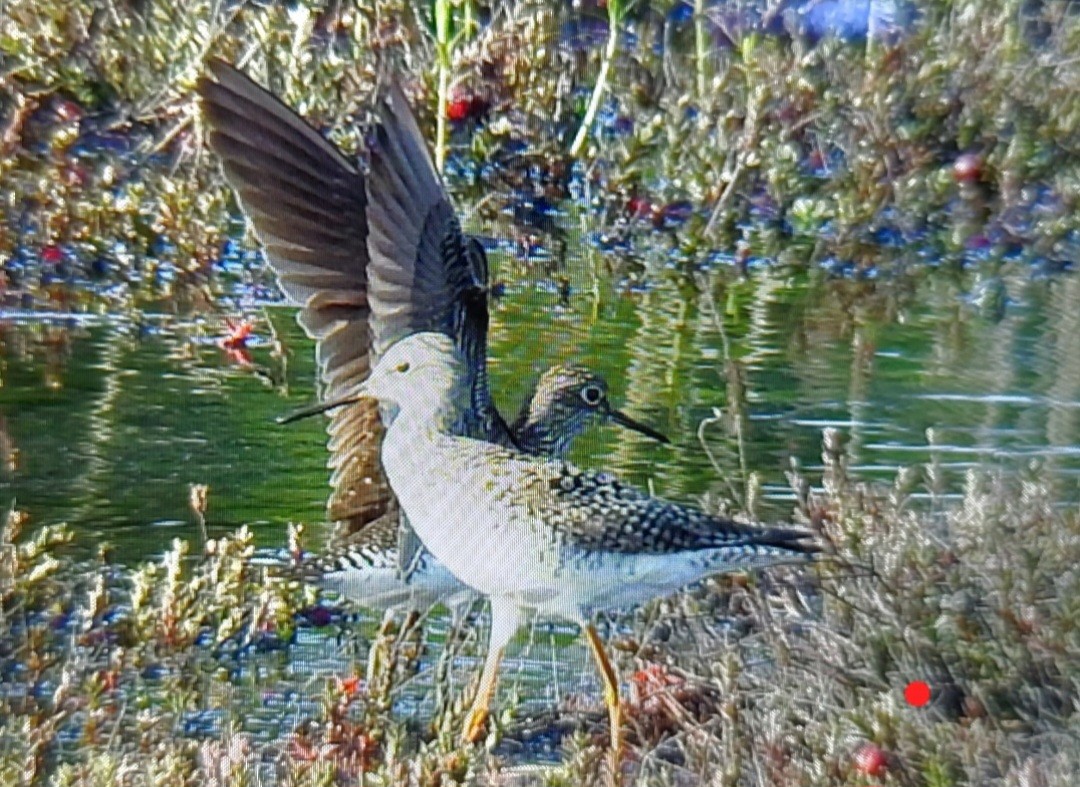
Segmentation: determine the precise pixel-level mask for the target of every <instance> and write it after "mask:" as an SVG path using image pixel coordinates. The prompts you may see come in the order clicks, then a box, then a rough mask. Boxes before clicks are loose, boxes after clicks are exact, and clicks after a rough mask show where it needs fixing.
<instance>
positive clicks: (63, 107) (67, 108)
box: [55, 98, 83, 123]
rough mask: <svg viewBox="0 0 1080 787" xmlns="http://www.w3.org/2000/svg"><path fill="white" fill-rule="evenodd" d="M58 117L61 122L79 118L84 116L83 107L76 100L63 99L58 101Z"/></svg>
mask: <svg viewBox="0 0 1080 787" xmlns="http://www.w3.org/2000/svg"><path fill="white" fill-rule="evenodd" d="M55 111H56V119H57V120H59V121H60V122H61V123H68V122H70V121H72V120H78V119H79V118H81V117H82V116H83V110H82V107H80V106H79V105H78V104H76V103H75V102H74V101H69V100H68V99H66V98H65V99H62V100H60V101H58V102H56V110H55Z"/></svg>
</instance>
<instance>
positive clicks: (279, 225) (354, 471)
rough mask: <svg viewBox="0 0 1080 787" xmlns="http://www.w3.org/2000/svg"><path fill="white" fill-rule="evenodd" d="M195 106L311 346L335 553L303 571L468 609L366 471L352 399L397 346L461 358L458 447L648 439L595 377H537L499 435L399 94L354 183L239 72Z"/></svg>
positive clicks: (461, 274) (427, 175)
mask: <svg viewBox="0 0 1080 787" xmlns="http://www.w3.org/2000/svg"><path fill="white" fill-rule="evenodd" d="M198 92H199V95H200V98H201V102H202V108H203V115H204V118H205V120H206V124H207V126H208V129H209V133H208V135H207V139H208V142H209V144H210V147H211V148H212V149H213V150H214V152H215V153H217V155H218V156H219V157H220V159H221V162H222V168H223V170H224V172H225V175H226V177H227V179H228V181H229V182H230V184H231V185H232V186H233V189H234V190H235V192H236V194H237V197H238V199H239V202H240V204H241V206H242V208H243V210H244V212H245V214H246V215H247V216H248V218H249V219H250V221H251V223H252V225H253V227H254V229H255V233H256V235H257V236H258V238H259V240H260V241H261V243H262V245H263V247H264V249H265V251H266V256H267V259H268V261H269V264H270V266H271V268H272V269H273V271H274V272H275V274H276V276H277V279H278V282H279V284H280V285H281V288H282V289H283V290H284V292H285V293H286V295H287V296H288V297H289V298H290V299H291V300H292V301H293V302H295V303H297V304H299V305H300V306H301V309H300V313H299V315H298V320H299V322H300V325H301V326H302V327H303V329H304V330H305V332H306V333H307V334H308V335H309V336H311V337H312V338H314V339H315V340H316V342H317V350H316V353H317V357H318V361H319V373H320V380H321V382H322V385H323V391H322V399H323V401H322V403H321V404H319V405H317V406H316V407H313V408H308V409H306V410H305V411H303V412H302V413H301V414H310V413H314V412H321V411H330V410H332V411H333V412H332V414H331V420H330V424H329V426H328V432H329V435H330V437H329V441H328V448H329V450H330V460H329V465H330V467H331V468H332V469H333V473H332V476H331V480H330V483H331V486H332V487H333V492H332V493H331V496H330V499H329V503H328V515H329V518H330V519H331V520H332V521H337V522H343V523H345V527H344V528H342V530H344V532H345V534H346V535H345V536H344V537H343V538H341V539H339V540H341V541H343V542H344V543H342V544H340V545H338V546H337V547H336V548H333V549H331V551H330V552H329V554H327V555H324V556H321V557H319V558H317V559H316V560H315V561H313V562H312V564H311V567H312V568H313V569H314V570H315V571H317V572H319V573H321V574H322V576H321V581H322V582H323V584H325V585H327V586H329V587H331V588H333V589H336V590H338V591H340V592H342V593H343V594H344V595H345V596H346V597H348V598H350V599H352V600H354V601H357V602H359V603H361V604H363V605H364V606H367V607H369V608H374V609H385V608H388V607H392V606H401V605H406V604H412V605H415V606H417V607H421V608H422V607H425V606H430V605H432V604H434V603H435V602H437V601H440V600H441V601H445V602H447V603H448V605H449V606H451V607H452V608H454V607H456V606H458V605H457V604H456V603H455V601H457V602H461V603H464V602H467V601H468V600H469V599H471V598H472V597H473V596H472V595H471V591H469V589H468V588H467V587H465V586H463V585H462V584H461V583H460V582H458V581H457V579H456V578H455V577H454V575H453V574H452V573H450V572H449V571H446V570H445V568H443V567H442V566H440V565H438V563H437V561H435V560H433V559H432V558H431V556H430V555H429V554H426V553H424V552H423V550H421V549H419V542H418V541H416V540H415V539H414V538H411V537H410V535H409V533H408V531H407V529H406V530H405V531H404V532H402V531H400V530H399V521H398V520H399V517H398V511H397V505H396V501H395V500H394V498H393V495H392V493H391V490H390V489H389V487H388V486H387V484H386V481H385V478H384V476H383V472H382V468H381V467H380V465H379V442H380V440H381V439H382V424H381V421H380V417H379V413H378V409H377V408H376V407H375V406H374V405H373V403H372V402H371V401H370V400H365V401H362V402H356V403H353V401H352V399H353V398H354V397H352V394H353V393H354V392H355V391H356V389H357V386H358V385H359V384H360V383H361V382H362V381H363V380H364V379H365V378H366V377H367V375H368V373H369V370H370V368H371V366H372V365H374V364H375V363H376V362H377V361H378V359H379V357H380V356H381V355H382V354H383V353H385V352H386V350H387V349H388V348H389V347H391V346H392V345H393V344H394V343H395V342H397V341H399V340H400V339H401V338H402V337H405V336H408V335H411V334H414V333H417V332H420V331H439V332H441V333H444V334H446V335H447V336H450V337H452V338H453V340H454V343H455V346H456V347H457V348H458V349H459V351H461V352H462V354H463V356H464V357H465V358H466V359H467V363H466V365H465V366H463V367H462V373H463V375H464V377H463V380H462V383H463V385H464V386H465V387H466V388H467V389H468V390H469V392H470V393H469V405H468V407H466V408H464V409H463V410H462V412H461V413H460V419H459V422H458V423H457V424H455V425H454V431H455V433H458V434H463V435H468V436H470V437H475V438H479V439H482V440H487V441H491V442H494V443H497V444H500V445H506V446H514V447H516V448H519V449H521V450H523V451H526V452H529V453H535V454H543V455H562V454H564V453H565V452H566V451H567V450H568V449H569V446H570V444H571V442H572V441H573V440H574V439H575V438H576V437H577V436H578V435H580V434H581V433H582V432H583V431H584V430H585V429H586V427H588V426H589V424H591V423H594V422H606V421H613V422H615V423H618V424H621V425H623V426H625V427H628V428H630V429H634V430H637V431H639V432H641V433H643V434H646V435H648V436H650V437H652V438H654V439H657V440H661V441H664V442H667V438H665V437H664V436H663V435H662V434H660V433H659V432H656V431H655V430H653V429H651V428H650V427H648V426H646V425H644V424H642V423H639V422H637V421H635V420H633V419H632V418H630V417H629V416H627V415H626V414H625V413H622V412H620V411H619V410H617V409H616V408H615V407H613V406H612V405H611V403H610V401H609V399H608V388H607V383H606V382H605V381H604V379H603V378H602V377H601V376H600V375H598V374H596V373H594V372H591V371H589V370H588V369H585V368H584V367H581V366H576V365H560V366H555V367H552V368H550V369H548V370H547V371H546V372H545V373H544V374H543V375H541V377H540V379H539V380H538V382H537V384H536V386H535V387H534V389H533V391H532V392H531V394H530V395H529V396H528V397H527V398H526V400H525V403H524V404H523V406H522V408H521V411H520V413H519V415H518V416H517V418H516V419H514V421H513V422H511V423H510V424H509V425H508V424H507V422H506V421H505V420H504V419H503V417H502V416H501V415H500V414H499V412H498V411H497V410H496V409H495V407H494V406H493V404H492V401H491V394H490V392H489V390H488V385H487V357H486V356H487V329H488V303H487V286H488V265H487V259H486V257H485V254H484V251H483V248H482V247H481V246H480V244H479V243H478V242H477V241H476V240H475V239H473V238H469V237H468V236H466V235H464V234H463V233H462V231H461V229H460V226H459V224H458V220H457V218H456V216H455V213H454V210H453V208H452V206H451V204H450V200H449V197H448V196H447V194H446V192H445V189H444V188H443V186H442V183H441V181H440V179H439V177H438V175H437V174H436V172H435V168H434V165H433V164H432V160H431V156H430V154H429V152H428V149H427V146H426V143H425V142H424V139H423V137H422V135H421V134H420V131H419V127H418V126H417V123H416V120H415V118H414V117H413V114H412V112H411V111H410V109H409V106H408V103H407V102H406V100H405V97H404V94H403V93H402V91H401V89H400V88H399V87H398V85H397V84H395V83H391V84H390V85H389V87H388V89H387V90H386V91H384V94H383V95H382V97H381V98H380V99H379V100H378V101H377V102H376V106H375V114H376V116H377V120H378V122H377V124H376V125H375V126H374V128H373V129H372V137H373V139H372V143H371V146H370V150H369V152H368V158H369V166H368V169H367V171H366V172H365V171H364V169H363V168H362V167H361V166H360V165H359V164H354V163H352V162H350V161H349V160H348V159H347V158H346V156H345V155H344V154H343V153H342V152H341V151H340V150H338V149H337V148H336V147H335V146H334V145H333V144H331V143H330V142H328V141H327V140H326V139H325V138H324V137H323V136H322V135H321V134H319V133H318V132H317V131H316V130H315V129H314V128H313V127H312V126H310V125H309V124H308V123H307V122H306V121H305V120H304V119H303V118H301V117H300V116H299V115H297V114H296V113H295V112H294V111H293V110H292V109H290V108H289V107H287V106H286V105H285V104H284V103H282V102H281V101H280V100H279V99H278V98H277V97H276V96H274V95H273V94H272V93H270V92H269V91H267V90H266V89H264V88H263V87H261V86H259V85H258V84H257V83H255V82H254V81H253V80H251V79H250V78H249V77H247V76H246V75H245V74H243V73H242V72H241V71H239V70H237V69H236V68H234V67H232V66H230V65H228V64H227V63H224V62H222V61H217V60H215V61H211V62H210V63H208V75H207V76H206V77H204V78H203V79H202V80H200V82H199V86H198Z"/></svg>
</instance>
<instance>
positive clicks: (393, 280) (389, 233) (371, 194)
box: [367, 82, 509, 442]
mask: <svg viewBox="0 0 1080 787" xmlns="http://www.w3.org/2000/svg"><path fill="white" fill-rule="evenodd" d="M376 111H377V114H378V116H379V121H380V122H379V124H378V126H377V127H376V129H375V139H374V142H373V144H372V146H371V170H370V172H369V173H368V191H367V193H368V212H367V217H368V225H369V227H370V232H371V235H370V238H369V241H368V253H369V255H370V257H371V263H370V272H369V279H370V282H371V308H372V324H373V325H375V326H377V329H376V331H375V344H374V349H375V352H376V353H377V354H381V353H383V352H385V351H386V349H387V348H388V347H390V345H392V344H393V343H394V342H396V341H398V340H399V339H401V338H403V337H405V336H409V335H411V334H413V333H417V332H419V331H439V332H441V333H445V334H447V335H449V336H451V337H453V338H454V340H455V342H456V344H457V346H458V349H459V350H461V352H462V354H463V356H464V358H465V360H466V368H467V369H468V370H469V373H470V375H471V377H472V379H471V380H470V381H469V384H470V386H471V390H472V392H473V408H472V409H473V412H472V413H471V414H470V416H471V417H470V420H469V422H468V423H466V424H465V425H463V428H462V433H463V434H468V435H470V436H473V437H477V438H480V439H487V440H495V441H497V442H505V441H506V439H507V437H508V435H509V430H508V429H507V428H506V425H505V423H504V422H503V421H502V419H501V418H500V417H499V416H498V413H497V411H496V410H495V408H494V406H493V405H492V402H491V396H490V393H489V391H488V386H487V328H488V302H487V285H488V267H487V258H486V256H485V255H484V250H483V248H482V247H481V246H480V244H479V243H478V242H477V241H476V240H475V239H472V238H467V237H466V236H465V235H464V234H463V233H462V231H461V226H460V224H459V223H458V219H457V216H456V214H455V213H454V209H453V206H452V205H451V204H450V200H449V197H448V196H447V194H446V191H445V189H444V188H443V186H442V182H441V180H440V179H439V176H438V174H437V173H436V171H435V165H434V163H433V162H432V158H431V155H430V153H429V151H428V148H427V145H426V143H425V142H424V137H423V135H422V134H421V133H420V129H419V126H418V125H417V123H416V118H415V117H414V116H413V113H412V111H411V110H410V108H409V104H408V102H407V101H406V99H405V95H404V93H403V92H402V90H401V87H400V86H399V85H398V84H397V83H396V82H393V83H391V84H390V86H389V88H388V89H387V90H386V91H385V92H384V94H383V96H382V98H381V99H380V101H379V103H378V105H377V109H376Z"/></svg>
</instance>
